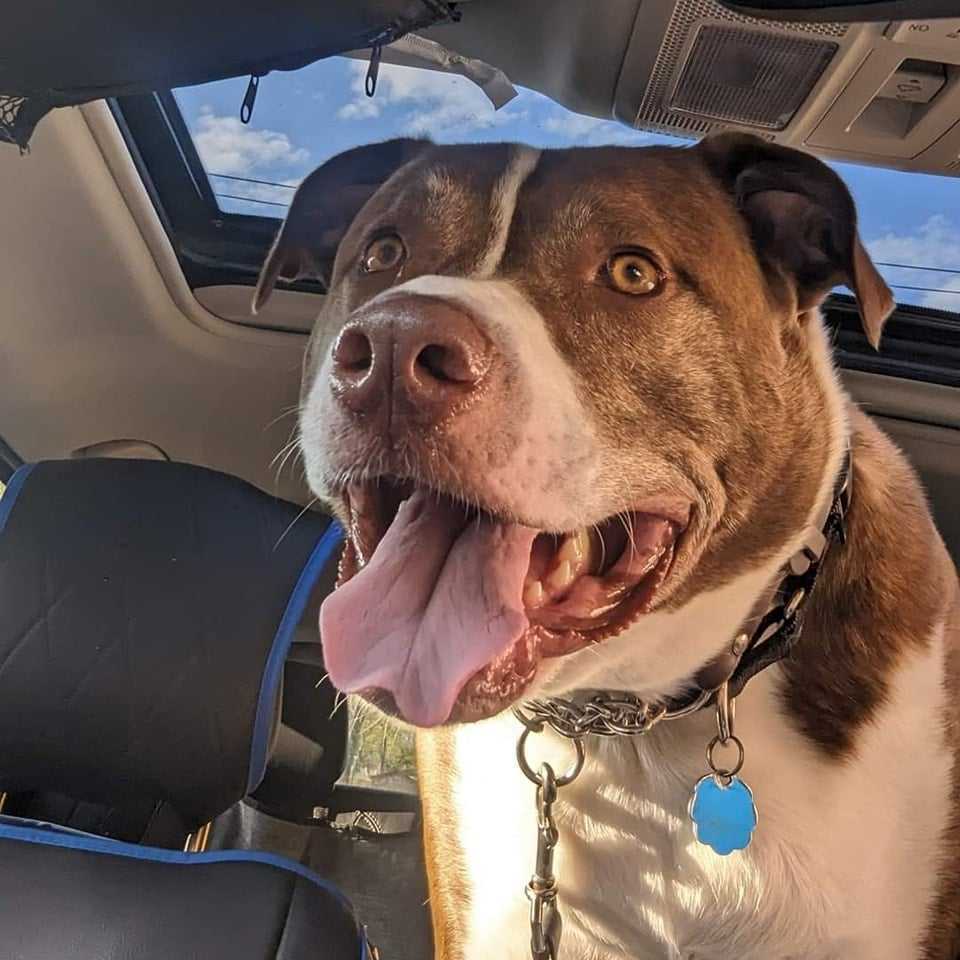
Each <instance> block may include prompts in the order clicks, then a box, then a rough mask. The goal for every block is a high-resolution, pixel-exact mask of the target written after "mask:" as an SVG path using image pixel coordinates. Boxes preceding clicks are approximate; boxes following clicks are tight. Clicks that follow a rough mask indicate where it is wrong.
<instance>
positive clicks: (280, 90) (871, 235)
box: [175, 57, 960, 311]
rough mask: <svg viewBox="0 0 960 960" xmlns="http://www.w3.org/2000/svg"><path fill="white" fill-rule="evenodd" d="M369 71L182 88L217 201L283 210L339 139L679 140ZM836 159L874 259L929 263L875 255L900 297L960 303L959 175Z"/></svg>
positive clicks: (547, 143) (402, 74)
mask: <svg viewBox="0 0 960 960" xmlns="http://www.w3.org/2000/svg"><path fill="white" fill-rule="evenodd" d="M366 71H367V64H366V62H365V61H360V60H350V59H346V58H342V57H332V58H330V59H328V60H321V61H319V62H317V63H314V64H311V65H310V66H307V67H304V68H302V69H300V70H297V71H295V72H292V73H283V72H276V73H271V74H269V75H268V76H266V77H264V78H263V79H261V81H260V87H259V91H258V94H257V100H256V104H255V106H254V111H253V116H252V118H251V121H250V123H249V124H247V125H244V124H242V123H241V122H240V118H239V111H240V103H241V101H242V100H243V96H244V92H245V90H246V86H247V80H246V79H241V78H235V79H232V80H223V81H219V82H216V83H209V84H204V85H202V86H198V87H187V88H182V89H179V90H177V91H175V94H176V97H177V101H178V103H179V105H180V109H181V111H182V113H183V115H184V118H185V120H186V122H187V126H188V127H189V129H190V132H191V134H192V135H193V138H194V142H195V144H196V146H197V150H198V152H199V154H200V158H201V160H202V161H203V164H204V167H205V168H206V170H207V173H208V175H209V176H210V179H211V183H212V184H213V189H214V192H215V193H216V194H217V195H218V199H219V203H220V205H221V207H222V209H223V210H225V211H228V212H241V213H257V214H260V215H261V216H276V217H282V216H283V214H284V210H285V206H286V204H287V203H289V200H290V198H291V196H292V194H293V187H295V186H296V184H297V183H299V182H300V180H301V179H302V178H303V177H304V176H306V174H308V173H309V172H310V171H311V170H313V169H315V168H316V167H318V166H319V165H320V164H321V163H323V162H324V161H325V160H327V159H328V158H329V157H331V156H333V155H335V154H337V153H340V152H341V151H343V150H347V149H349V148H351V147H354V146H357V145H358V144H362V143H370V142H373V141H377V140H385V139H387V138H389V137H394V136H411V135H420V136H429V137H430V138H431V139H433V140H435V141H437V142H440V143H468V142H473V143H475V142H482V141H489V140H514V141H520V142H523V143H529V144H533V145H535V146H541V147H563V146H590V145H600V144H618V145H624V146H642V145H644V144H652V143H668V144H682V143H684V141H681V140H676V139H673V138H670V137H664V136H658V135H655V134H651V133H646V132H643V131H636V130H632V129H630V128H629V127H626V126H624V125H623V124H620V123H618V122H616V121H613V120H598V119H595V118H593V117H585V116H582V115H580V114H576V113H573V112H571V111H569V110H567V109H566V108H564V107H562V106H560V105H559V104H557V103H555V102H554V101H552V100H550V99H548V98H547V97H545V96H542V95H541V94H538V93H536V92H534V91H531V90H525V89H522V88H518V89H519V93H518V96H516V97H515V98H514V99H513V100H511V101H510V102H509V103H507V104H506V105H505V106H503V107H501V108H500V109H499V110H494V108H493V106H492V104H491V103H490V102H489V100H487V97H486V95H485V94H484V93H483V92H482V91H481V90H480V88H479V87H477V86H475V85H474V84H473V83H471V82H470V81H469V80H467V79H465V78H463V77H459V76H451V75H447V74H442V73H438V72H436V71H429V70H417V69H412V68H409V67H398V66H393V65H391V64H383V65H382V66H381V68H380V75H379V79H378V83H377V90H376V94H375V96H374V97H373V98H370V97H367V95H366V93H365V91H364V78H365V76H366ZM834 167H835V169H836V170H837V171H838V172H839V173H840V175H841V176H842V177H843V178H844V180H845V181H846V182H847V185H848V186H849V187H850V190H851V192H852V193H853V196H854V199H855V200H856V202H857V207H858V211H859V217H860V232H861V235H862V236H863V238H864V242H865V243H866V245H867V247H868V249H869V250H870V252H871V254H872V255H873V257H874V260H875V261H883V262H887V263H896V264H907V265H911V266H912V267H915V266H920V267H925V268H928V269H922V270H921V269H906V268H903V267H896V268H895V267H883V266H881V267H880V269H881V272H883V273H884V275H885V276H886V278H887V281H888V283H890V284H891V285H893V286H894V292H895V293H896V295H897V298H898V300H900V301H901V302H904V303H913V304H919V305H922V306H928V307H937V308H939V309H943V310H955V311H960V180H958V179H956V178H951V177H936V176H929V175H926V174H916V173H914V174H905V173H901V172H898V171H892V170H883V169H881V168H878V167H866V166H855V165H852V164H834ZM234 177H241V178H248V179H253V180H266V181H271V182H272V183H277V184H281V185H282V186H268V185H265V184H258V183H249V182H246V180H236V179H230V178H234ZM930 268H943V269H944V270H945V271H946V272H937V271H936V270H935V269H930ZM951 271H952V272H951ZM910 287H922V288H926V289H923V290H911V289H908V288H910ZM933 290H936V291H940V292H933Z"/></svg>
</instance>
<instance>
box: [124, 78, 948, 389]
mask: <svg viewBox="0 0 960 960" xmlns="http://www.w3.org/2000/svg"><path fill="white" fill-rule="evenodd" d="M109 106H110V109H111V112H112V113H113V116H114V117H115V119H116V121H117V124H118V125H119V128H120V132H121V135H122V136H123V139H124V141H125V142H126V144H127V147H128V148H129V150H130V153H131V156H132V157H133V160H134V163H135V165H136V167H137V169H138V171H139V173H140V176H141V178H142V179H143V182H144V185H145V187H146V189H147V192H148V193H149V195H150V198H151V200H152V202H153V204H154V206H155V208H156V210H157V213H158V215H159V217H160V220H161V223H162V224H163V227H164V230H165V231H166V233H167V236H168V237H169V240H170V243H171V245H172V247H173V249H174V251H175V253H176V256H177V259H178V261H179V263H180V266H181V269H182V270H183V273H184V277H185V279H186V281H187V283H188V285H189V286H190V288H191V289H197V288H200V287H207V286H216V285H220V284H234V285H243V286H250V287H252V286H254V285H255V284H256V280H257V276H258V274H259V272H260V266H261V264H262V263H263V260H264V257H265V256H266V253H267V250H268V249H269V247H270V244H271V243H272V242H273V238H274V237H275V235H276V232H277V220H276V218H273V217H258V216H254V215H251V214H240V213H225V212H224V211H222V210H221V209H220V207H219V206H218V204H217V200H216V197H215V196H214V193H213V188H212V187H211V185H210V181H209V179H208V178H207V175H206V172H205V170H204V168H203V164H202V163H201V161H200V156H199V154H198V153H197V150H196V147H195V146H194V143H193V139H192V137H191V136H190V133H189V131H188V129H187V126H186V123H185V122H184V120H183V116H182V115H181V113H180V109H179V107H178V105H177V102H176V100H175V98H174V96H173V94H172V92H171V91H169V90H167V91H162V92H160V93H155V94H147V95H139V96H129V97H121V98H118V99H115V100H112V101H109ZM288 289H292V290H302V291H305V292H308V293H315V294H317V293H319V294H322V293H325V292H326V290H325V288H324V286H323V284H321V283H319V282H316V281H308V280H302V281H298V282H296V283H294V284H291V285H290V286H289V288H288ZM824 313H825V316H826V318H827V323H828V326H829V327H830V329H831V330H832V331H833V338H834V344H835V348H836V356H837V360H838V362H839V364H840V365H841V366H842V367H844V368H846V369H850V370H859V371H863V372H867V373H878V374H883V375H886V376H895V377H901V378H905V379H910V380H920V381H924V382H928V383H939V384H944V385H947V386H953V387H960V317H958V316H957V315H956V314H953V313H951V312H949V311H946V310H936V309H932V308H926V307H919V306H913V305H910V304H902V305H898V306H897V308H896V310H895V311H894V314H893V315H892V316H891V318H890V320H889V321H888V323H887V327H886V330H885V333H884V340H883V349H882V351H881V352H879V353H878V352H876V351H875V350H874V349H873V348H872V347H871V346H870V344H869V343H868V341H867V339H866V337H865V336H864V334H863V330H862V328H861V325H860V320H859V316H858V314H857V309H856V304H855V302H854V300H853V298H852V297H850V296H846V295H843V294H835V295H833V296H831V297H830V298H829V299H828V301H827V303H826V305H825V308H824Z"/></svg>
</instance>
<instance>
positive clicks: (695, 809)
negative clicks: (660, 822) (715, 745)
mask: <svg viewBox="0 0 960 960" xmlns="http://www.w3.org/2000/svg"><path fill="white" fill-rule="evenodd" d="M690 819H691V820H692V821H693V833H694V836H696V838H697V840H699V841H700V843H705V844H706V845H707V846H708V847H710V848H712V849H713V851H714V852H715V853H719V854H720V856H722V857H725V856H727V855H728V854H730V853H733V851H734V850H744V849H745V848H746V847H747V846H748V845H749V843H750V838H751V837H752V836H753V831H754V830H755V829H756V826H757V807H756V805H755V804H754V802H753V794H752V793H751V792H750V788H749V787H748V786H747V785H746V784H745V783H744V782H743V781H742V780H741V779H740V778H739V777H732V778H731V779H730V782H729V784H726V785H724V784H723V783H722V782H721V780H720V779H719V777H716V776H714V775H713V774H710V773H708V774H707V775H706V776H705V777H702V778H701V779H700V780H699V781H698V783H697V785H696V787H694V788H693V796H692V797H691V798H690Z"/></svg>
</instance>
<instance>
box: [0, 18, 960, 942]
mask: <svg viewBox="0 0 960 960" xmlns="http://www.w3.org/2000/svg"><path fill="white" fill-rule="evenodd" d="M10 6H11V8H12V9H10V10H8V11H7V16H6V17H5V18H4V19H5V20H6V25H7V30H6V31H5V36H4V37H3V38H2V39H0V184H2V186H0V191H2V198H3V199H2V206H0V209H2V217H0V232H2V235H3V238H4V244H3V256H2V257H0V289H2V290H3V291H4V296H3V301H4V311H3V336H2V339H0V356H2V367H0V369H2V376H0V489H2V490H3V493H2V496H0V597H2V605H0V611H2V613H0V955H2V956H5V957H16V958H23V960H51V958H56V957H67V956H70V957H84V958H87V957H89V958H93V957H107V956H109V957H118V958H119V957H137V958H154V957H156V958H160V957H167V958H168V957H173V956H183V957H187V956H191V957H204V958H207V957H209V958H220V957H223V958H227V957H230V958H237V960H241V958H247V957H249V958H261V957H263V958H266V957H271V958H274V957H275V958H283V960H295V958H300V957H318V956H322V957H328V958H330V960H334V958H340V957H357V956H361V957H375V956H382V957H383V958H396V960H421V958H425V957H430V956H432V955H433V948H432V940H431V936H432V935H431V929H430V912H429V904H428V902H427V890H426V880H425V876H424V864H423V857H422V854H421V851H420V834H419V830H420V822H419V801H418V794H417V781H416V761H415V756H414V751H413V745H412V737H411V734H410V733H409V731H408V730H406V729H405V728H402V727H400V726H398V725H396V724H393V723H391V722H390V721H388V720H387V719H386V718H385V717H383V716H381V715H379V714H377V713H376V712H375V711H372V710H371V709H370V708H363V707H361V706H360V705H359V704H358V703H355V702H354V700H353V698H346V697H343V696H342V695H340V694H338V693H337V691H335V690H334V689H333V687H332V686H331V685H330V683H329V681H328V680H327V679H326V673H325V669H324V666H323V660H322V653H321V650H320V643H319V641H320V638H319V635H318V630H317V616H318V609H319V605H320V603H321V601H322V600H323V598H324V597H325V596H326V595H327V594H328V593H329V592H330V591H331V590H332V589H333V587H334V583H335V579H336V572H337V563H338V556H339V548H340V543H341V538H342V531H341V530H340V528H339V526H338V524H337V523H336V522H335V521H332V520H331V518H330V517H329V516H328V515H327V514H326V513H325V512H324V510H323V505H322V504H318V503H317V502H316V499H315V498H314V497H313V495H312V494H311V492H310V490H309V489H308V486H307V483H306V480H305V476H304V472H303V469H302V465H301V463H300V461H299V458H298V455H297V453H298V451H297V439H296V413H297V409H298V395H299V387H300V371H301V363H302V359H303V353H304V348H305V346H306V343H307V339H308V336H309V334H310V332H311V330H312V328H313V324H314V322H315V318H316V316H317V314H318V311H319V309H320V305H321V304H322V302H323V297H324V295H325V289H324V287H323V284H322V283H321V282H320V281H317V280H309V279H305V280H297V281H295V282H290V283H284V284H282V285H281V286H280V287H278V289H277V290H276V291H275V292H274V295H273V296H272V298H271V299H270V301H269V303H267V304H266V305H264V307H263V309H261V310H259V311H257V312H254V311H253V309H252V306H251V302H252V294H253V288H254V284H255V283H256V279H257V275H258V272H259V270H260V267H261V266H262V264H263V261H264V259H265V257H266V254H267V251H268V249H269V247H270V244H271V243H272V241H273V238H274V236H275V235H276V233H277V230H278V227H279V223H280V220H281V219H282V217H283V215H284V213H285V210H286V208H287V206H288V205H289V203H290V200H291V197H292V193H293V190H294V189H295V187H296V185H297V183H298V182H299V180H300V179H302V177H303V176H305V175H306V174H307V173H309V172H310V170H311V169H313V168H314V167H315V166H317V164H319V163H320V162H322V161H323V160H325V159H326V158H328V157H329V156H331V155H333V154H334V153H338V152H340V151H341V150H343V149H346V148H347V147H349V146H354V145H357V144H359V143H363V142H369V141H372V140H377V139H385V138H386V137H388V136H394V135H397V134H398V133H400V134H402V133H411V132H412V133H413V134H415V135H426V136H431V137H433V138H435V139H437V140H438V141H441V142H457V141H462V140H469V141H474V142H477V141H481V140H499V139H516V138H519V137H520V136H521V135H522V136H523V137H526V138H530V139H532V140H534V141H537V142H538V143H539V144H540V145H543V146H575V145H594V144H601V143H617V144H621V145H630V144H636V145H641V144H644V143H668V144H674V145H683V144H684V143H690V142H694V141H696V140H698V139H699V138H701V137H702V136H704V135H706V134H709V133H712V132H715V131H718V130H725V129H732V130H741V131H749V132H752V133H754V134H757V135H759V136H761V137H763V138H764V139H766V140H768V141H770V142H773V143H778V144H783V145H787V146H793V147H797V148H801V149H803V150H806V151H809V152H811V153H813V154H815V155H817V156H819V157H820V158H822V159H824V160H826V161H828V162H829V163H831V164H832V165H835V167H836V168H837V169H838V170H839V171H840V172H841V174H842V175H843V176H845V178H847V180H848V183H849V184H850V186H851V189H852V191H853V193H854V196H855V199H856V201H857V204H858V207H859V210H860V217H861V222H862V225H863V232H864V237H865V240H866V243H867V245H868V246H869V247H870V249H871V253H872V254H873V256H874V259H875V260H876V262H877V264H878V267H879V268H880V270H881V272H882V273H883V275H884V277H885V278H886V280H887V282H888V283H889V284H890V286H891V288H892V289H893V291H894V293H895V295H896V297H897V300H898V304H897V308H896V311H895V313H894V314H893V316H892V317H891V319H890V321H889V323H888V325H887V329H886V333H885V336H884V340H883V343H882V347H881V349H880V350H879V351H876V350H874V349H873V347H872V346H871V345H870V344H869V343H868V342H867V340H866V338H865V336H864V334H863V333H862V331H861V328H860V325H859V322H858V320H857V316H856V308H855V305H854V302H853V299H852V297H851V296H850V295H849V291H846V290H845V289H838V290H837V291H835V293H834V294H833V295H832V296H831V298H830V300H829V301H828V303H827V305H826V308H825V315H826V317H827V320H828V322H829V325H830V328H831V330H832V332H833V336H834V345H835V351H836V357H837V360H838V363H839V365H840V367H841V371H842V377H843V380H844V382H845V385H846V386H847V388H848V389H849V390H850V391H851V393H852V394H853V396H854V397H855V399H856V400H857V401H858V403H859V404H860V405H861V406H862V408H863V409H864V410H865V411H866V412H867V413H869V414H870V415H871V416H873V417H874V418H875V419H876V420H877V422H878V423H879V424H880V425H881V426H882V427H883V429H884V430H885V431H887V432H888V433H889V434H890V436H892V437H893V438H894V439H895V441H896V442H897V444H898V445H899V446H900V447H901V448H902V449H903V450H904V451H906V453H907V454H908V455H909V457H910V459H911V461H912V462H913V464H914V465H915V467H916V468H917V470H918V471H919V473H920V475H921V477H922V479H923V482H924V484H925V487H926V490H927V492H928V495H929V498H930V503H931V505H932V508H933V511H934V514H935V517H936V520H937V523H938V525H939V529H940V531H941V533H942V535H943V538H944V540H945V541H946V543H947V546H948V548H949V549H950V551H951V553H952V555H953V557H954V559H955V560H958V561H960V179H958V178H960V3H951V2H950V0H916V2H892V0H880V2H872V0H859V2H857V0H852V2H844V0H821V2H817V0H767V2H760V0H757V2H753V3H742V2H729V3H728V2H720V0H602V2H599V3H592V4H584V3H582V2H579V0H526V2H521V3H517V2H507V0H464V2H459V3H446V2H440V0H364V2H345V0H339V2H338V0H323V2H312V3H307V2H303V0H284V2H278V3H276V4H272V5H269V7H268V6H267V5H261V4H256V3H253V2H249V0H245V2H242V3H240V4H234V5H229V6H226V5H221V4H216V3H211V2H207V0H203V2H197V3H195V4H193V5H191V6H190V7H189V9H188V7H187V6H186V5H176V4H163V3H156V4H144V5H131V4H121V3H119V2H116V0H110V2H106V3H98V4H89V3H75V4H70V5H67V4H60V3H54V2H50V0H43V2H35V3H31V4H27V3H21V2H16V3H12V4H11V5H10ZM132 7H136V8H135V9H131V8H132ZM707 228H709V225H707ZM476 828H477V829H478V830H481V831H482V830H491V831H492V830H496V829H497V812H496V811H495V810H491V811H490V818H489V821H488V822H486V823H479V824H477V827H476Z"/></svg>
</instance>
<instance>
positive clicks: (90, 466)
mask: <svg viewBox="0 0 960 960" xmlns="http://www.w3.org/2000/svg"><path fill="white" fill-rule="evenodd" d="M299 513H300V511H299V508H298V507H296V506H295V505H293V504H290V503H286V502H283V501H279V500H276V499H274V498H272V497H269V496H267V495H266V494H264V493H262V492H261V491H259V490H257V489H255V488H254V487H252V486H250V485H248V484H246V483H244V482H243V481H240V480H237V479H234V478H232V477H228V476H225V475H223V474H219V473H216V472H213V471H210V470H205V469H201V468H198V467H194V466H189V465H185V464H173V463H161V462H155V461H130V460H77V461H50V462H44V463H39V464H36V465H33V466H32V467H29V468H22V469H21V471H18V474H16V475H15V476H14V478H13V480H12V481H11V484H10V487H9V488H8V490H7V492H6V493H5V494H4V496H3V498H2V499H0V790H6V791H8V792H14V793H16V792H21V791H32V790H37V791H57V792H60V793H63V794H66V795H68V796H71V797H75V798H78V799H81V800H86V801H91V802H100V803H112V804H117V805H119V804H122V803H123V802H124V801H125V800H126V801H132V802H136V803H138V804H142V803H144V802H155V803H157V804H160V803H169V804H171V805H172V806H173V807H174V809H175V810H176V811H177V812H178V813H179V815H180V816H181V817H182V818H183V820H184V821H185V822H187V823H193V824H199V823H202V822H205V821H207V820H210V819H212V818H213V817H214V816H215V815H217V814H219V813H220V812H222V811H223V810H224V809H226V808H227V807H228V806H229V805H230V804H231V803H233V802H234V801H236V800H237V799H239V798H240V797H242V796H243V795H245V794H246V793H247V792H248V791H249V790H250V789H252V788H253V787H255V786H256V785H257V783H258V782H259V780H260V778H261V777H262V775H263V769H264V764H265V763H266V756H267V753H268V751H269V740H270V737H271V736H272V735H273V731H274V729H275V722H276V717H277V714H278V703H277V687H278V685H279V683H280V681H281V678H282V669H283V656H284V654H285V649H284V646H285V644H286V643H288V642H289V640H290V637H291V635H292V628H293V626H295V625H296V624H295V622H292V623H291V621H296V620H298V619H299V614H300V613H302V608H303V607H305V606H306V600H307V595H308V594H309V588H310V586H311V584H312V582H313V581H314V580H315V579H316V578H317V577H319V574H320V572H321V569H322V567H323V566H325V565H327V562H328V561H329V560H330V556H331V553H332V552H334V551H335V549H336V548H337V546H338V540H339V530H338V529H337V528H335V527H330V528H329V529H328V527H329V524H330V521H329V520H328V519H327V518H326V517H323V516H320V515H318V514H315V513H307V514H304V515H303V516H298V514H299ZM321 555H322V556H321ZM298 583H299V588H298ZM284 632H285V633H284ZM281 634H284V635H283V636H281Z"/></svg>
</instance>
